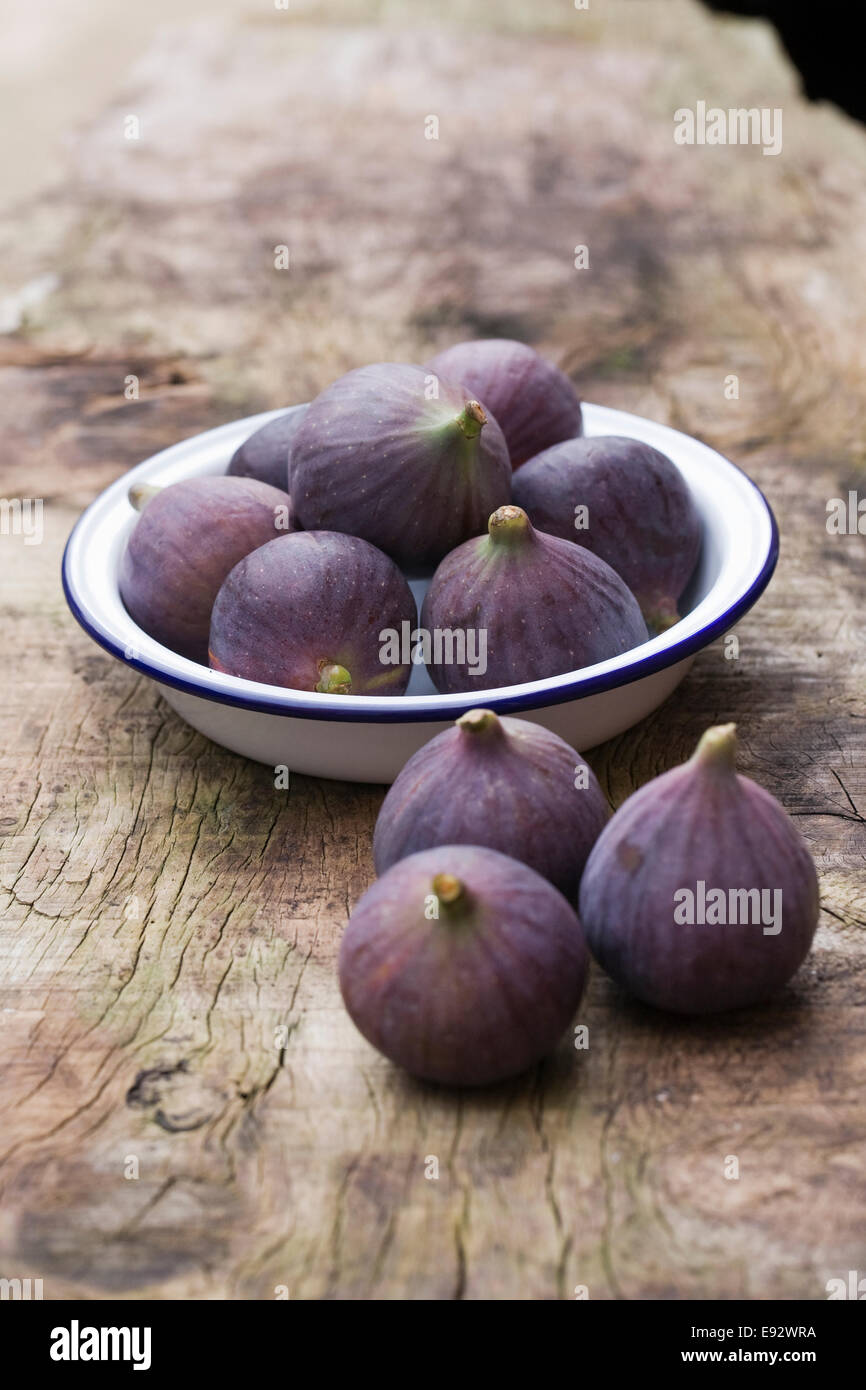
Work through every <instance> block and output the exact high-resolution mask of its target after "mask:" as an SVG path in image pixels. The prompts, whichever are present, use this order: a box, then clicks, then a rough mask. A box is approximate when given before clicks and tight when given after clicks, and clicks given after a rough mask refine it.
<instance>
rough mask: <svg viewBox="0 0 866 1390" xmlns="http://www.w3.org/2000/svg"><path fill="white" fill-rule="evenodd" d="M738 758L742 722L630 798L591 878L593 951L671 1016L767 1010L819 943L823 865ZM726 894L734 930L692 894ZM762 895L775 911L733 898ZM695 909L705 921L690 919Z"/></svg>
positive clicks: (717, 731)
mask: <svg viewBox="0 0 866 1390" xmlns="http://www.w3.org/2000/svg"><path fill="white" fill-rule="evenodd" d="M735 750H736V738H735V732H734V726H733V725H732V724H730V725H721V726H719V727H717V728H713V729H709V730H708V731H707V733H706V734H705V735H704V737H703V738H702V739H701V742H700V744H699V745H698V748H697V751H696V752H695V754H694V755H693V757H692V758H691V759H690V760H689V761H688V762H687V763H684V764H683V765H682V766H681V767H676V768H673V769H672V770H671V771H670V772H666V773H664V774H663V775H662V776H661V777H657V778H655V779H654V780H653V781H652V782H648V783H647V784H646V786H644V787H641V789H640V791H637V792H635V793H634V795H633V796H631V797H629V799H628V800H627V801H626V802H625V803H624V805H623V806H622V807H621V808H620V809H619V811H617V813H616V815H615V816H614V817H613V818H612V820H610V821H609V822H608V824H607V826H606V827H605V829H604V830H603V831H602V833H601V835H600V837H599V839H598V841H597V842H596V845H595V848H594V849H593V851H592V853H591V854H590V857H589V861H588V863H587V866H586V869H585V870H584V875H583V880H582V883H581V888H580V916H581V921H582V923H583V927H584V930H585V932H586V937H587V942H588V944H589V947H590V950H591V951H592V953H593V955H594V956H595V958H596V960H597V961H598V962H599V964H600V965H601V966H602V967H603V968H604V969H605V970H606V971H607V972H608V974H609V975H611V976H612V977H613V978H614V979H615V980H616V981H617V982H618V983H619V984H620V985H622V986H623V988H625V989H626V990H628V991H629V993H631V994H633V995H635V996H636V997H637V998H638V999H641V1000H643V1001H644V1003H647V1004H651V1005H654V1006H655V1007H656V1008H659V1009H667V1010H670V1011H672V1012H675V1013H685V1014H705V1013H714V1012H719V1011H722V1010H727V1009H736V1008H742V1007H745V1006H747V1005H751V1004H759V1003H763V1002H764V1001H765V1000H767V999H769V998H770V997H771V996H772V995H773V994H775V993H776V992H777V991H778V990H780V989H781V988H782V986H783V985H784V984H785V983H786V982H787V981H788V980H789V979H790V978H791V976H792V975H793V974H794V973H795V971H796V970H797V969H798V968H799V966H800V965H801V964H802V962H803V960H804V959H805V957H806V955H807V953H808V951H809V947H810V946H811V943H812V938H813V935H814V932H815V927H816V925H817V921H818V910H819V895H818V879H817V874H816V872H815V866H814V863H813V862H812V857H811V855H810V853H809V850H808V848H807V846H806V843H805V841H804V840H803V838H802V836H801V835H800V833H799V831H798V830H797V828H796V826H795V825H794V823H793V821H792V820H791V819H790V817H789V816H788V815H787V813H786V812H785V810H784V809H783V808H782V806H780V805H779V802H778V801H776V799H775V798H774V797H772V796H771V795H770V793H769V792H767V791H765V790H764V789H763V787H759V786H758V785H757V784H756V783H755V782H752V781H751V780H750V779H749V778H748V777H743V776H741V775H740V774H738V773H737V771H736V769H735ZM701 884H702V885H703V889H701V887H700V885H701ZM717 890H718V891H719V894H720V897H722V899H723V901H724V904H725V906H724V908H723V915H724V916H725V917H726V918H728V919H729V920H725V921H713V920H712V919H711V913H710V912H707V911H706V910H704V909H703V908H702V909H701V910H700V911H699V910H697V908H695V910H693V911H691V910H690V909H688V907H686V908H684V907H683V903H684V901H685V897H684V895H685V893H686V892H687V893H688V894H692V895H694V896H693V899H692V901H693V902H694V904H695V905H696V904H697V903H698V902H699V901H705V900H706V897H707V895H708V894H709V893H711V892H715V891H717ZM754 890H757V892H758V893H760V892H762V891H763V892H765V893H766V894H767V898H766V904H767V907H768V908H770V909H771V910H770V912H769V913H767V914H765V913H764V909H763V908H761V910H760V912H759V913H757V914H756V912H755V911H754V909H753V910H752V911H751V912H749V911H747V910H745V902H746V900H745V899H742V898H739V899H736V898H734V899H732V896H731V895H732V894H738V893H748V892H754ZM777 893H778V894H780V895H781V896H780V897H779V898H778V899H776V898H775V897H774V896H771V895H775V894H777ZM732 901H733V902H734V904H735V910H734V911H731V910H730V907H729V906H728V904H730V903H731V902H732ZM757 902H758V899H755V903H756V904H757ZM741 904H742V905H741ZM775 904H778V911H779V914H780V915H779V920H778V930H777V924H776V922H775V920H774V919H773V911H772V906H773V905H775ZM689 911H691V917H693V918H694V920H693V921H691V920H688V917H686V920H683V917H684V915H686V914H687V913H688V912H689ZM675 914H679V920H677V915H675ZM755 915H758V916H759V918H760V920H757V921H756V920H754V917H755ZM731 917H733V918H735V920H733V921H731V920H730V918H731ZM700 918H704V919H705V920H700ZM744 919H745V920H744ZM765 927H766V928H767V929H766V930H765Z"/></svg>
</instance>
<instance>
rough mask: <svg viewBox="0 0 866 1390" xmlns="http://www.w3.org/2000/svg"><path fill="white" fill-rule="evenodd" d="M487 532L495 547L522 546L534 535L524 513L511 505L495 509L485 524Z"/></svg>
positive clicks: (530, 523)
mask: <svg viewBox="0 0 866 1390" xmlns="http://www.w3.org/2000/svg"><path fill="white" fill-rule="evenodd" d="M487 531H488V534H489V536H490V539H491V540H492V541H494V542H495V543H496V544H497V545H513V544H515V543H516V544H518V545H520V544H524V543H525V542H526V541H529V540H531V539H532V538H533V537H534V535H535V532H534V530H533V528H532V522H531V521H530V520H529V517H528V516H527V515H526V512H525V511H524V510H523V508H522V507H515V506H514V505H513V504H512V503H509V504H508V505H507V506H506V507H498V508H497V510H496V511H495V512H494V513H493V515H492V516H491V517H490V519H489V521H488V522H487Z"/></svg>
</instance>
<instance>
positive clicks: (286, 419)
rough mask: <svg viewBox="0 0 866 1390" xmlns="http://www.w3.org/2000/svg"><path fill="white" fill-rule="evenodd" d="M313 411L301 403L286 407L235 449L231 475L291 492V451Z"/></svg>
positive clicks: (230, 469) (229, 470)
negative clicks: (305, 421) (301, 428)
mask: <svg viewBox="0 0 866 1390" xmlns="http://www.w3.org/2000/svg"><path fill="white" fill-rule="evenodd" d="M308 410H309V406H307V405H297V406H294V407H293V408H292V409H291V410H283V411H281V412H280V414H279V415H277V416H276V417H275V418H274V419H272V420H268V422H267V424H265V425H260V426H259V428H258V429H257V430H253V433H252V434H251V435H250V436H249V437H248V438H247V439H245V440H244V442H243V444H241V445H239V446H238V448H237V449H235V451H234V453H233V454H232V456H231V459H230V461H229V466H228V473H229V476H230V477H236V478H258V480H259V482H260V483H270V485H271V487H278V488H282V489H284V490H285V488H286V487H287V486H288V487H289V490H290V491H291V478H290V472H291V451H292V444H293V443H294V439H295V435H296V434H297V432H298V430H299V429H300V426H301V423H302V421H303V419H304V416H305V415H306V413H307V411H308Z"/></svg>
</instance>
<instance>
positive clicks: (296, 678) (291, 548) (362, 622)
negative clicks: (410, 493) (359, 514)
mask: <svg viewBox="0 0 866 1390" xmlns="http://www.w3.org/2000/svg"><path fill="white" fill-rule="evenodd" d="M414 617H415V600H414V598H413V597H412V592H411V590H410V588H409V585H408V584H407V583H406V580H405V579H404V578H403V576H402V574H401V573H400V571H399V570H398V568H397V566H396V565H395V564H394V562H393V560H389V559H388V556H387V555H383V554H382V552H381V551H380V550H377V549H376V547H375V546H373V545H370V544H369V543H368V542H367V541H362V540H360V539H359V538H358V537H357V536H344V535H341V534H339V533H338V532H334V531H296V532H295V533H294V534H293V535H289V536H281V537H279V538H278V539H277V540H274V541H269V542H268V543H267V545H263V546H261V547H260V548H259V549H258V550H254V551H253V552H252V554H250V555H247V556H246V557H245V558H244V559H243V560H241V561H240V563H239V564H237V565H235V567H234V569H233V570H232V571H231V573H230V574H229V575H228V576H227V577H226V580H225V582H224V583H223V585H222V588H221V589H220V591H219V593H218V594H217V597H216V601H215V603H214V606H213V615H212V618H211V626H210V652H209V657H210V664H211V666H212V667H213V669H214V670H215V671H221V672H223V673H224V674H226V675H231V676H241V677H243V679H245V680H249V681H258V682H260V683H262V684H264V685H281V686H288V687H289V688H290V689H292V690H314V691H318V692H319V693H320V694H324V695H349V694H356V695H400V694H401V693H402V692H403V691H404V690H405V689H406V686H407V685H408V683H409V676H410V674H411V668H410V666H409V665H408V663H405V664H401V663H399V662H398V661H392V660H391V659H390V648H389V646H388V644H387V643H383V639H382V636H381V634H382V630H383V629H386V630H387V629H392V630H397V631H399V630H400V628H401V624H403V623H408V624H410V625H411V623H412V621H413V619H414Z"/></svg>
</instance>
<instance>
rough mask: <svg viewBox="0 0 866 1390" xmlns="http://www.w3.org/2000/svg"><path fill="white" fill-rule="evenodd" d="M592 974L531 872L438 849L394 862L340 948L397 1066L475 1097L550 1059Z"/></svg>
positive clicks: (344, 973) (572, 929)
mask: <svg viewBox="0 0 866 1390" xmlns="http://www.w3.org/2000/svg"><path fill="white" fill-rule="evenodd" d="M587 964H588V953H587V951H586V946H585V944H584V940H583V934H582V932H581V929H580V923H579V922H578V920H577V917H576V916H575V913H574V910H573V909H572V908H571V907H570V906H569V904H568V903H567V902H566V900H565V898H564V897H563V896H562V894H561V893H560V892H559V891H558V890H557V889H556V888H554V887H553V886H552V884H550V883H548V882H547V880H546V879H544V878H542V877H541V876H540V874H537V873H536V872H535V871H534V869H530V868H529V867H528V866H527V865H526V864H521V863H519V862H518V861H517V860H516V859H509V858H508V856H507V855H504V854H499V853H498V852H497V851H496V850H492V849H484V848H480V847H478V846H475V845H442V846H437V847H436V848H435V849H428V850H423V851H422V852H421V853H419V854H413V855H410V856H409V858H408V859H401V860H400V862H399V863H398V864H395V865H394V866H393V867H392V868H390V869H389V870H388V872H387V873H386V874H384V875H383V876H382V878H380V879H379V880H378V881H377V882H376V883H374V884H373V886H372V888H369V889H368V890H367V892H366V893H365V894H364V896H363V897H362V898H361V900H360V902H359V903H358V905H357V907H356V908H355V910H354V912H353V913H352V916H351V918H350V920H349V924H348V926H347V928H346V931H345V934H344V936H343V941H342V945H341V947H340V967H339V969H340V989H341V990H342V994H343V999H344V1001H345V1004H346V1008H347V1009H348V1011H349V1014H350V1015H351V1017H352V1019H353V1021H354V1023H355V1025H356V1026H357V1028H358V1029H359V1030H360V1031H361V1032H362V1033H363V1035H364V1037H365V1038H366V1039H367V1040H368V1042H371V1043H372V1044H373V1046H374V1047H376V1048H378V1049H379V1051H380V1052H382V1053H384V1055H385V1056H386V1057H388V1058H390V1060H391V1061H392V1062H396V1063H397V1065H398V1066H401V1067H404V1068H405V1069H406V1071H408V1072H411V1073H412V1075H414V1076H417V1077H421V1078H423V1079H425V1080H428V1081H439V1082H444V1083H446V1084H450V1085H457V1086H481V1085H486V1084H488V1083H490V1082H494V1081H501V1080H504V1079H505V1078H506V1077H510V1076H516V1075H518V1074H519V1073H520V1072H522V1071H525V1070H526V1069H527V1067H531V1066H532V1065H533V1064H534V1063H535V1062H538V1061H540V1059H541V1058H542V1057H544V1056H546V1054H547V1053H549V1052H550V1051H552V1049H553V1048H554V1047H555V1046H556V1043H557V1041H558V1040H559V1038H560V1037H561V1036H562V1034H563V1032H564V1031H565V1029H566V1028H567V1027H568V1024H569V1023H570V1021H571V1019H572V1018H573V1016H574V1012H575V1010H576V1008H577V1005H578V1004H579V1002H580V998H581V995H582V993H583V988H584V983H585V980H586V973H587Z"/></svg>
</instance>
